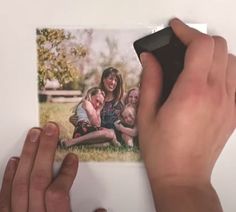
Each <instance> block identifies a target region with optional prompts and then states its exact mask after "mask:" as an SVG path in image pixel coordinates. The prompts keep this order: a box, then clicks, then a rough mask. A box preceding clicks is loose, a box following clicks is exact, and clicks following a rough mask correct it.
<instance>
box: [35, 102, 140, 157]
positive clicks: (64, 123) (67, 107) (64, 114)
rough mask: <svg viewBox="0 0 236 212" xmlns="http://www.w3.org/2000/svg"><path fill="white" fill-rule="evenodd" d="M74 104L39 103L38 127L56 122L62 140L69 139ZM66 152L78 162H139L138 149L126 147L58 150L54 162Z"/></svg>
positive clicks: (71, 130) (84, 147)
mask: <svg viewBox="0 0 236 212" xmlns="http://www.w3.org/2000/svg"><path fill="white" fill-rule="evenodd" d="M75 105H76V104H75V103H40V104H39V107H40V108H39V111H40V125H41V126H44V125H45V124H46V123H47V122H48V121H54V122H57V123H58V125H59V127H60V135H61V137H62V138H71V137H72V133H73V129H74V127H73V125H72V124H71V123H70V122H69V120H68V119H69V117H70V115H71V114H72V109H73V107H74V106H75ZM68 152H73V153H75V154H76V155H78V157H79V158H80V161H140V155H139V150H138V148H136V147H134V148H128V147H124V146H122V147H113V146H108V147H93V146H80V147H72V148H69V149H68V150H64V149H59V148H58V150H57V152H56V160H57V161H61V160H62V159H63V158H64V157H65V155H66V154H67V153H68Z"/></svg>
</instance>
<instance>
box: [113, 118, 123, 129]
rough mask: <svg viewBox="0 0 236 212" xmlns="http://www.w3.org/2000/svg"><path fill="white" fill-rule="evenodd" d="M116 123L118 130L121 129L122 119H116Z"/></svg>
mask: <svg viewBox="0 0 236 212" xmlns="http://www.w3.org/2000/svg"><path fill="white" fill-rule="evenodd" d="M114 125H115V127H116V129H117V130H119V131H121V128H122V124H121V123H120V120H117V121H115V122H114Z"/></svg>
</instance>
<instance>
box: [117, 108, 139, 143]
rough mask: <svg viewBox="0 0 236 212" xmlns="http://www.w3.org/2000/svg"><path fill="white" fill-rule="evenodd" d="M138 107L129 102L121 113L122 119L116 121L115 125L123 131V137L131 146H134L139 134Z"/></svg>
mask: <svg viewBox="0 0 236 212" xmlns="http://www.w3.org/2000/svg"><path fill="white" fill-rule="evenodd" d="M135 121H136V108H135V107H134V106H133V105H132V104H131V103H128V104H127V105H125V106H124V108H123V110H122V111H121V113H120V120H118V121H116V122H115V127H116V129H117V130H119V131H120V132H121V136H122V139H123V140H124V142H125V144H126V145H127V146H129V147H133V146H134V138H135V137H136V136H137V134H138V132H137V128H136V124H135Z"/></svg>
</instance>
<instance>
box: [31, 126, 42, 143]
mask: <svg viewBox="0 0 236 212" xmlns="http://www.w3.org/2000/svg"><path fill="white" fill-rule="evenodd" d="M40 133H41V131H40V130H39V129H37V128H33V129H31V130H30V132H29V138H30V139H29V140H30V141H31V142H33V143H34V142H36V141H38V138H39V135H40Z"/></svg>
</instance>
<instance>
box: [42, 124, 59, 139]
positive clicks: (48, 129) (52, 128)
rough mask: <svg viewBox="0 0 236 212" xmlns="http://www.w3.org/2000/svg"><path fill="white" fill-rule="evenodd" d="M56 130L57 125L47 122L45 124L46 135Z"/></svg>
mask: <svg viewBox="0 0 236 212" xmlns="http://www.w3.org/2000/svg"><path fill="white" fill-rule="evenodd" d="M56 130H57V127H56V125H55V124H53V123H47V124H46V126H45V134H46V135H47V136H51V135H53V134H54V133H55V132H56Z"/></svg>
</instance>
